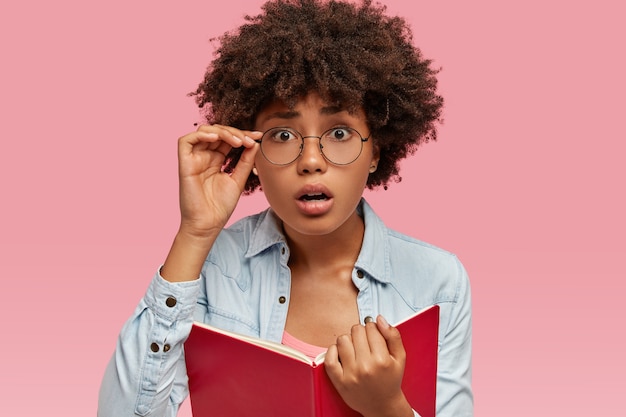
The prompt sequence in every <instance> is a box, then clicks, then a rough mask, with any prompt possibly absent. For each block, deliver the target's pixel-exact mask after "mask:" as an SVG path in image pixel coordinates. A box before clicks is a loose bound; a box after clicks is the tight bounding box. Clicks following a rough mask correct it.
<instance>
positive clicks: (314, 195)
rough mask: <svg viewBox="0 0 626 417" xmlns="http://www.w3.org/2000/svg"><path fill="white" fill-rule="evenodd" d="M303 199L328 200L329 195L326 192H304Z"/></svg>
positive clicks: (301, 198)
mask: <svg viewBox="0 0 626 417" xmlns="http://www.w3.org/2000/svg"><path fill="white" fill-rule="evenodd" d="M300 200H301V201H320V200H328V196H327V195H326V194H324V193H312V194H303V195H302V196H300Z"/></svg>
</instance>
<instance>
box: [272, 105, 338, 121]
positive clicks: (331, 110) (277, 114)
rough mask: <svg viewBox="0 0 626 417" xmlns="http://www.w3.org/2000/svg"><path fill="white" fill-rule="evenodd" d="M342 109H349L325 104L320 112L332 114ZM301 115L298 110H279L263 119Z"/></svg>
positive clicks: (288, 117)
mask: <svg viewBox="0 0 626 417" xmlns="http://www.w3.org/2000/svg"><path fill="white" fill-rule="evenodd" d="M342 111H348V110H346V109H344V108H342V107H340V106H325V107H322V108H321V109H320V114H323V115H332V114H337V113H341V112H342ZM348 113H350V112H348ZM300 116H301V114H300V112H297V111H295V110H287V111H277V112H274V113H270V114H268V115H267V116H266V117H264V118H263V121H264V122H266V121H268V120H271V119H295V118H297V117H300Z"/></svg>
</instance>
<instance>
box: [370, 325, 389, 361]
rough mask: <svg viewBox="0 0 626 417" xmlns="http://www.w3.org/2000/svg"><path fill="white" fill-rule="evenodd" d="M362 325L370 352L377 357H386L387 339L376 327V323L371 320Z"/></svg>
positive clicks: (387, 354)
mask: <svg viewBox="0 0 626 417" xmlns="http://www.w3.org/2000/svg"><path fill="white" fill-rule="evenodd" d="M364 327H365V333H366V335H367V343H368V346H369V349H370V354H371V355H373V356H376V357H379V358H383V357H388V356H389V350H388V348H387V340H386V339H385V337H384V336H383V335H382V334H381V332H380V330H379V329H378V325H377V323H375V322H373V321H372V322H370V323H366V324H365V326H364Z"/></svg>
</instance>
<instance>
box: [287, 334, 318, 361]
mask: <svg viewBox="0 0 626 417" xmlns="http://www.w3.org/2000/svg"><path fill="white" fill-rule="evenodd" d="M281 343H282V344H283V345H285V346H289V347H292V348H294V349H296V350H299V351H300V352H302V353H304V354H305V355H307V356H308V357H309V358H311V359H315V358H316V357H317V355H319V354H320V353H322V352H326V351H327V350H328V349H327V348H323V347H320V346H315V345H309V344H308V343H305V342H303V341H302V340H300V339H296V338H295V337H293V336H292V335H290V334H289V333H287V332H283V340H282V341H281Z"/></svg>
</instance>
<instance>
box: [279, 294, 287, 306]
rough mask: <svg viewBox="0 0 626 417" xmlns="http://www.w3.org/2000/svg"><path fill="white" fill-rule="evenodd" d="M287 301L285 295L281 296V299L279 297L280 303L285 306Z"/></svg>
mask: <svg viewBox="0 0 626 417" xmlns="http://www.w3.org/2000/svg"><path fill="white" fill-rule="evenodd" d="M285 301H287V298H286V297H285V296H284V295H281V296H280V297H278V302H279V303H281V304H285Z"/></svg>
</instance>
